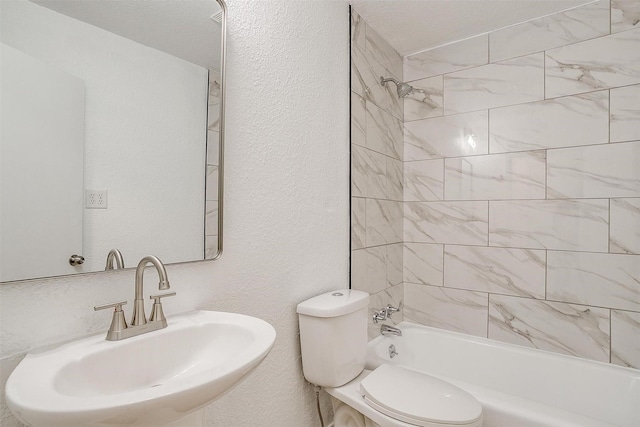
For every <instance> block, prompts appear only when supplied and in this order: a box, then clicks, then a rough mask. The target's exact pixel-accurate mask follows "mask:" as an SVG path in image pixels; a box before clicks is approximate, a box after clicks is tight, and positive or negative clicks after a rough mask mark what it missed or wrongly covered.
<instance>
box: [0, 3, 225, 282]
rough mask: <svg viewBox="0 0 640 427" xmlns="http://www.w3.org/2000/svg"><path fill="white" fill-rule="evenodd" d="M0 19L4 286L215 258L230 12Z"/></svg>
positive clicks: (62, 10)
mask: <svg viewBox="0 0 640 427" xmlns="http://www.w3.org/2000/svg"><path fill="white" fill-rule="evenodd" d="M0 8H1V9H0V19H1V22H0V42H1V45H0V46H1V49H2V50H1V54H2V58H1V61H0V63H1V64H2V70H1V73H0V76H1V80H2V87H1V91H2V97H1V98H2V99H1V103H2V105H1V110H0V111H1V115H2V123H1V139H0V162H1V165H0V167H1V169H0V172H1V176H0V282H13V281H18V280H27V279H34V278H44V277H53V276H63V275H69V274H79V273H88V272H97V271H104V270H105V268H107V258H108V254H109V253H110V252H111V253H112V257H111V265H113V266H114V267H115V268H118V266H119V264H120V263H119V261H120V259H121V258H122V260H123V261H124V267H125V268H130V267H136V265H137V262H138V261H139V260H140V259H141V258H142V257H143V256H146V255H150V254H153V255H156V256H158V257H159V258H160V259H161V260H162V261H163V262H165V263H166V264H170V263H178V262H188V261H200V260H205V259H215V258H217V257H218V256H220V253H221V251H222V215H221V214H222V183H223V180H222V176H223V174H222V172H223V159H224V158H223V145H224V139H223V135H224V64H225V60H224V54H225V52H224V46H225V30H226V7H225V5H224V2H223V1H222V0H144V1H139V0H118V1H113V0H92V1H86V0H2V1H1V2H0ZM115 250H117V251H118V252H116V251H115ZM120 254H121V255H122V257H120V256H113V255H120Z"/></svg>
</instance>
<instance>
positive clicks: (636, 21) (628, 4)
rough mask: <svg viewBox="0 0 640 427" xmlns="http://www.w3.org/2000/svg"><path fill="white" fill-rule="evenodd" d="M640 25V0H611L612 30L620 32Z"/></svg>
mask: <svg viewBox="0 0 640 427" xmlns="http://www.w3.org/2000/svg"><path fill="white" fill-rule="evenodd" d="M639 27H640V2H638V0H611V32H612V33H619V32H621V31H627V30H631V29H634V28H639Z"/></svg>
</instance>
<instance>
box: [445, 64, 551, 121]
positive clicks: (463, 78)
mask: <svg viewBox="0 0 640 427" xmlns="http://www.w3.org/2000/svg"><path fill="white" fill-rule="evenodd" d="M541 99H544V56H543V54H542V53H535V54H533V55H528V56H522V57H519V58H514V59H509V60H507V61H503V62H497V63H494V64H488V65H483V66H480V67H476V68H472V69H469V70H464V71H458V72H455V73H451V74H447V75H446V76H444V113H445V115H448V114H455V113H464V112H467V111H475V110H482V109H486V108H494V107H503V106H505V105H511V104H521V103H523V102H532V101H538V100H541Z"/></svg>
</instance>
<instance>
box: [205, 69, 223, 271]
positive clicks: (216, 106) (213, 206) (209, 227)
mask: <svg viewBox="0 0 640 427" xmlns="http://www.w3.org/2000/svg"><path fill="white" fill-rule="evenodd" d="M208 105H209V108H208V109H207V180H206V194H205V200H206V201H205V221H204V234H205V237H204V258H205V259H213V258H214V257H215V256H216V255H217V254H218V165H219V162H218V158H219V151H220V150H219V149H220V73H217V72H215V71H213V70H209V97H208Z"/></svg>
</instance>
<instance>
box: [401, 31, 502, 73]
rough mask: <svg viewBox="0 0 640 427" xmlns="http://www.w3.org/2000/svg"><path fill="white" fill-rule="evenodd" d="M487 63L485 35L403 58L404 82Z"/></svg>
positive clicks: (486, 37) (487, 41)
mask: <svg viewBox="0 0 640 427" xmlns="http://www.w3.org/2000/svg"><path fill="white" fill-rule="evenodd" d="M487 62H489V37H488V36H486V35H483V36H479V37H474V38H471V39H467V40H463V41H460V42H457V43H452V44H449V45H446V46H441V47H437V48H435V49H430V50H427V51H424V52H420V53H416V54H415V55H409V56H406V57H405V58H404V80H405V81H414V80H419V79H424V78H425V77H431V76H437V75H439V74H446V73H451V72H454V71H460V70H464V69H465V68H471V67H476V66H478V65H484V64H486V63H487Z"/></svg>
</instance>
